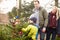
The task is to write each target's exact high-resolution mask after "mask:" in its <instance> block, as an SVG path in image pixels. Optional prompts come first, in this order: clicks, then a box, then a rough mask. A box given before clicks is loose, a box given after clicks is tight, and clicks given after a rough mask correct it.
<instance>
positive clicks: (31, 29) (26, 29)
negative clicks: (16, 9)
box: [22, 17, 38, 40]
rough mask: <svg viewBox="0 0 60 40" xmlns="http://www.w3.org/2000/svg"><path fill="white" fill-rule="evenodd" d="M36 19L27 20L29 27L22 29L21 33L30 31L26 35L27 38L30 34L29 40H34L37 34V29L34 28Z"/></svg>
mask: <svg viewBox="0 0 60 40" xmlns="http://www.w3.org/2000/svg"><path fill="white" fill-rule="evenodd" d="M36 20H37V19H36V18H35V17H32V18H30V19H29V20H28V23H30V25H28V26H27V28H23V29H22V31H26V32H27V31H28V30H30V32H29V33H28V36H29V35H31V34H32V36H31V38H32V39H33V40H36V35H37V32H38V28H37V27H36V25H35V24H36Z"/></svg>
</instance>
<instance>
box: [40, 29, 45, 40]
mask: <svg viewBox="0 0 60 40" xmlns="http://www.w3.org/2000/svg"><path fill="white" fill-rule="evenodd" d="M39 33H40V40H44V37H45V33H44V32H42V28H40V29H39Z"/></svg>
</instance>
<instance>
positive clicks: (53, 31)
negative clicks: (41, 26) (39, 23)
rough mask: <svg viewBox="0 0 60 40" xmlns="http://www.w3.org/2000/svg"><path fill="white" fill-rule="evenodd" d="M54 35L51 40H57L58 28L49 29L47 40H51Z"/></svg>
mask: <svg viewBox="0 0 60 40" xmlns="http://www.w3.org/2000/svg"><path fill="white" fill-rule="evenodd" d="M51 34H52V38H51V40H55V38H56V28H50V27H48V28H47V34H46V40H50V36H51Z"/></svg>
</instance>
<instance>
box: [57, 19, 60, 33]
mask: <svg viewBox="0 0 60 40" xmlns="http://www.w3.org/2000/svg"><path fill="white" fill-rule="evenodd" d="M57 34H60V18H59V19H58V24H57Z"/></svg>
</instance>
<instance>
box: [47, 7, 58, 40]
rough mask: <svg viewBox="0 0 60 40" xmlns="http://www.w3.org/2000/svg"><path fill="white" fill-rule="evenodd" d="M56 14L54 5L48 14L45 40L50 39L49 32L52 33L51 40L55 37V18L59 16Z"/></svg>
mask: <svg viewBox="0 0 60 40" xmlns="http://www.w3.org/2000/svg"><path fill="white" fill-rule="evenodd" d="M58 14H59V12H58V10H57V7H55V6H54V8H53V10H52V11H51V12H50V13H49V16H48V27H47V34H46V40H50V36H51V34H52V39H51V40H55V38H56V31H57V30H56V29H57V20H58V18H59V17H58Z"/></svg>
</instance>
